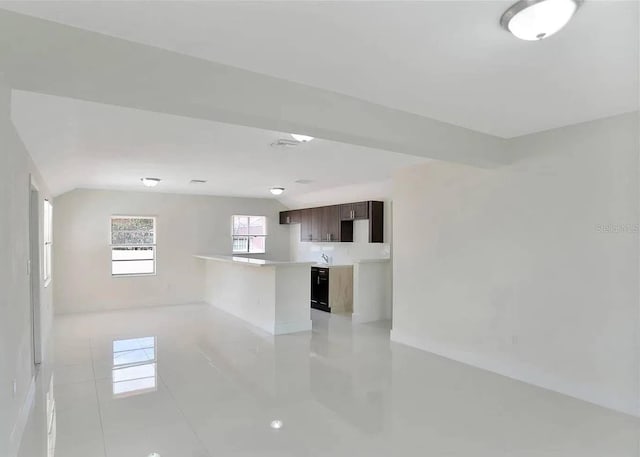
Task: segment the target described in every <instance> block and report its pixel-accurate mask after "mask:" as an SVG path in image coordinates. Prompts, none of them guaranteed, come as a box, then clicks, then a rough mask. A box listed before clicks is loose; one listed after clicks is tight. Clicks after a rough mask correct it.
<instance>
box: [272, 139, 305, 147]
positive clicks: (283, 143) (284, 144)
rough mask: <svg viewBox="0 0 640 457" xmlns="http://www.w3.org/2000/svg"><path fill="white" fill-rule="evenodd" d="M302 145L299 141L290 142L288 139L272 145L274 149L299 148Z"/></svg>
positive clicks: (279, 140)
mask: <svg viewBox="0 0 640 457" xmlns="http://www.w3.org/2000/svg"><path fill="white" fill-rule="evenodd" d="M299 144H300V142H299V141H296V140H289V139H287V138H280V139H278V140H277V141H274V142H273V143H271V147H272V148H290V147H293V146H298V145H299Z"/></svg>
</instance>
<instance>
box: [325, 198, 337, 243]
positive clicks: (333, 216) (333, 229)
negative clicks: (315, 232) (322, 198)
mask: <svg viewBox="0 0 640 457" xmlns="http://www.w3.org/2000/svg"><path fill="white" fill-rule="evenodd" d="M324 232H326V234H325V238H324V239H325V240H326V241H333V242H337V241H340V206H339V205H334V206H326V207H325V208H324ZM324 232H323V233H324Z"/></svg>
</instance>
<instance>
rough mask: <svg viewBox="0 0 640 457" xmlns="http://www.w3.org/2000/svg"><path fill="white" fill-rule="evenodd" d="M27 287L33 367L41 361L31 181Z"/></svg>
mask: <svg viewBox="0 0 640 457" xmlns="http://www.w3.org/2000/svg"><path fill="white" fill-rule="evenodd" d="M28 270H29V286H30V287H29V289H30V294H29V295H30V297H31V343H32V349H33V350H32V353H31V354H32V360H33V368H34V372H35V369H36V368H37V367H38V366H39V365H40V363H42V337H41V331H40V328H41V322H40V319H41V303H40V192H39V190H38V188H37V187H36V186H35V184H34V183H33V179H32V180H31V184H30V193H29V266H28Z"/></svg>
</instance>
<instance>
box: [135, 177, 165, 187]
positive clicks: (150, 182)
mask: <svg viewBox="0 0 640 457" xmlns="http://www.w3.org/2000/svg"><path fill="white" fill-rule="evenodd" d="M140 181H142V184H144V185H145V186H147V187H156V186H157V185H158V183H159V182H160V181H162V180H161V179H160V178H140Z"/></svg>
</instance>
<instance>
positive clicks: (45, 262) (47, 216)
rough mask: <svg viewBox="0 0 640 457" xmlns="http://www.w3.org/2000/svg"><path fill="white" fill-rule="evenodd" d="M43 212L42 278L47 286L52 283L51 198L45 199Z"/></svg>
mask: <svg viewBox="0 0 640 457" xmlns="http://www.w3.org/2000/svg"><path fill="white" fill-rule="evenodd" d="M42 214H43V216H42V232H43V234H42V240H43V241H42V243H43V247H42V280H43V281H44V287H47V286H48V285H49V284H50V283H51V276H52V251H53V205H52V204H51V202H50V201H49V200H46V199H45V200H44V204H43V210H42Z"/></svg>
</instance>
